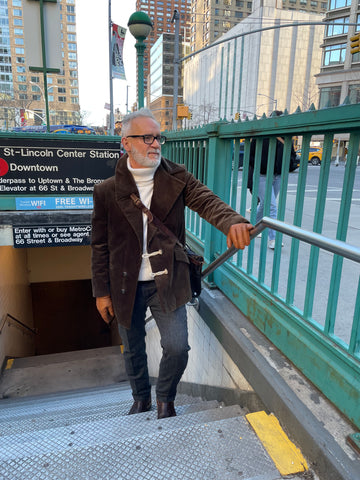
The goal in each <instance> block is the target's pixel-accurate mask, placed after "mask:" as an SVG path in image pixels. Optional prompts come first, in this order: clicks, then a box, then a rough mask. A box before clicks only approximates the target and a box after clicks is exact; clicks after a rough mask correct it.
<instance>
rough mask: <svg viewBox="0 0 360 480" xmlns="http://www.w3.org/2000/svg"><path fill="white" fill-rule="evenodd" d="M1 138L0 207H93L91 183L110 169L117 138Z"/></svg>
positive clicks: (117, 147)
mask: <svg viewBox="0 0 360 480" xmlns="http://www.w3.org/2000/svg"><path fill="white" fill-rule="evenodd" d="M34 137H37V136H34V135H33V136H32V137H31V138H28V137H23V136H21V137H18V138H17V137H16V136H15V135H14V136H13V135H11V137H10V138H4V137H3V138H1V139H0V142H1V144H0V210H57V209H79V208H83V209H85V208H88V209H92V192H93V188H94V185H96V184H97V183H100V182H102V181H103V180H105V179H106V178H108V177H111V176H112V175H114V172H115V166H116V163H117V161H118V159H119V158H120V141H118V142H114V141H108V142H106V141H95V140H92V139H93V138H95V139H96V137H92V139H86V140H87V141H82V140H80V139H76V140H67V139H66V140H65V139H61V140H60V139H58V138H56V139H52V138H51V139H48V138H46V139H44V138H43V136H41V137H42V138H34Z"/></svg>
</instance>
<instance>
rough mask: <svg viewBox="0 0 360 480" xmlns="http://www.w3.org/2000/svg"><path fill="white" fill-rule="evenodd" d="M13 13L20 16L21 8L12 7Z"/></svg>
mask: <svg viewBox="0 0 360 480" xmlns="http://www.w3.org/2000/svg"><path fill="white" fill-rule="evenodd" d="M13 15H14V17H22V10H20V8H14V9H13Z"/></svg>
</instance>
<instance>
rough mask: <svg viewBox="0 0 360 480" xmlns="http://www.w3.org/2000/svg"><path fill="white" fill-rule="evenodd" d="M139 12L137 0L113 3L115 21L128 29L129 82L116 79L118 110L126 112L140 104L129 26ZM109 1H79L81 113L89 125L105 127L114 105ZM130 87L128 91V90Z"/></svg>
mask: <svg viewBox="0 0 360 480" xmlns="http://www.w3.org/2000/svg"><path fill="white" fill-rule="evenodd" d="M135 11H136V2H135V0H112V1H111V19H112V21H113V22H114V23H116V24H117V25H120V26H121V27H124V28H126V29H127V32H126V36H125V42H124V52H123V53H124V55H123V57H124V67H125V75H126V81H125V80H119V79H113V95H114V108H115V109H116V108H119V109H120V111H121V112H122V113H125V112H126V96H127V94H126V92H127V90H128V98H129V108H130V107H131V105H132V104H133V103H134V102H135V101H136V49H135V38H134V37H133V36H132V35H131V33H130V31H129V29H128V27H127V23H128V20H129V17H130V15H131V14H132V13H134V12H135ZM108 18H109V0H76V30H77V44H78V73H79V97H80V99H79V101H80V110H81V112H82V113H85V114H86V115H85V118H84V123H86V124H87V125H89V126H90V125H105V118H106V114H108V113H109V110H105V108H104V106H105V103H110V84H109V28H108ZM127 86H128V88H127Z"/></svg>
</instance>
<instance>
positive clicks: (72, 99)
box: [71, 97, 79, 104]
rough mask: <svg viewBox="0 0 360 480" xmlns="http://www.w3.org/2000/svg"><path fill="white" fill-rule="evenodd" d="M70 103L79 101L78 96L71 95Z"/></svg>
mask: <svg viewBox="0 0 360 480" xmlns="http://www.w3.org/2000/svg"><path fill="white" fill-rule="evenodd" d="M71 103H76V104H77V103H79V99H78V97H71Z"/></svg>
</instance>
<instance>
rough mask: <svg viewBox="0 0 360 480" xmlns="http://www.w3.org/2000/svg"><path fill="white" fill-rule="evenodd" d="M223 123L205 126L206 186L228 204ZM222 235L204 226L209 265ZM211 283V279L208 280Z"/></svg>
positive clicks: (221, 248)
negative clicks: (206, 152)
mask: <svg viewBox="0 0 360 480" xmlns="http://www.w3.org/2000/svg"><path fill="white" fill-rule="evenodd" d="M221 123H223V122H216V123H210V124H208V125H206V132H207V135H208V137H209V148H208V162H207V173H206V178H207V186H208V187H209V188H210V189H211V190H212V191H213V192H214V193H215V194H216V195H218V196H219V197H220V198H221V199H222V200H224V201H225V202H226V203H229V199H230V198H229V195H230V183H229V182H230V178H231V164H229V162H225V161H224V159H226V158H228V153H229V152H228V151H227V149H228V148H229V140H227V141H226V140H224V139H220V138H219V126H220V124H221ZM222 240H223V239H222V235H219V232H218V231H217V230H216V229H215V228H214V227H212V225H210V224H206V225H205V242H204V259H205V263H207V264H209V263H211V262H212V261H213V260H214V259H215V255H216V252H220V251H221V250H223V249H224V247H223V245H222ZM208 282H209V283H211V282H212V277H211V276H210V277H209V278H208Z"/></svg>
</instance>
